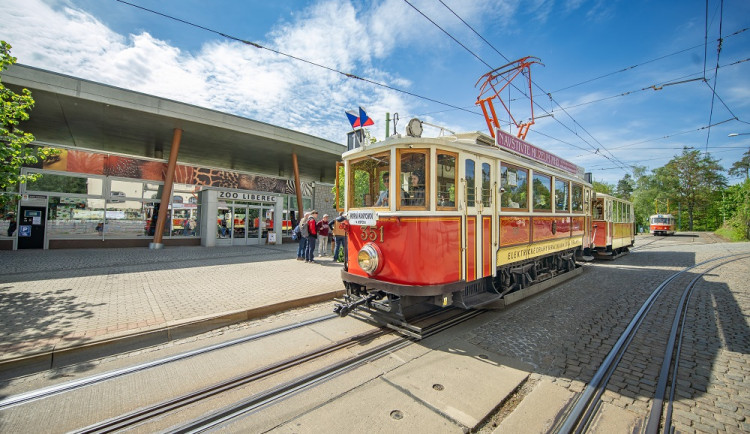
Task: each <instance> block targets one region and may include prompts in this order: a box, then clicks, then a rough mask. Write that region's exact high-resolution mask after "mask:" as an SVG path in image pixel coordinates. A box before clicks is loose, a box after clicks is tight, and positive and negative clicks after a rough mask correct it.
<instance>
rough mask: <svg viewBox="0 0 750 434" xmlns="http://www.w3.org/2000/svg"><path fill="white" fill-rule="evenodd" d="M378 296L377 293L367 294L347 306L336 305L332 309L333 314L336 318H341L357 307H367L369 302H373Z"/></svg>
mask: <svg viewBox="0 0 750 434" xmlns="http://www.w3.org/2000/svg"><path fill="white" fill-rule="evenodd" d="M378 296H379V294H378V293H373V294H369V295H368V296H366V297H361V298H360V299H359V300H357V301H354V302H351V303H348V304H337V305H336V306H334V308H333V313H335V314H337V315H338V316H340V317H341V318H343V317H345V316H347V315H349V314H350V313H351V312H352V311H353V310H354V309H356V308H357V307H359V306H361V305H363V304H367V305H369V304H370V302H371V301H373V300H375V299H376V298H378Z"/></svg>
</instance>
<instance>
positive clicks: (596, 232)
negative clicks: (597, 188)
mask: <svg viewBox="0 0 750 434" xmlns="http://www.w3.org/2000/svg"><path fill="white" fill-rule="evenodd" d="M592 208H593V223H592V229H591V234H592V236H591V237H592V239H593V240H594V245H593V250H594V252H595V253H596V254H597V255H598V256H605V257H606V256H612V257H616V256H617V255H620V254H622V253H625V252H627V251H628V248H629V247H632V246H633V244H634V243H635V229H634V227H635V225H634V222H635V214H634V212H633V204H632V203H630V202H628V201H627V200H623V199H619V198H616V197H614V196H610V195H608V194H603V193H597V194H596V195H595V198H594V203H593V206H592Z"/></svg>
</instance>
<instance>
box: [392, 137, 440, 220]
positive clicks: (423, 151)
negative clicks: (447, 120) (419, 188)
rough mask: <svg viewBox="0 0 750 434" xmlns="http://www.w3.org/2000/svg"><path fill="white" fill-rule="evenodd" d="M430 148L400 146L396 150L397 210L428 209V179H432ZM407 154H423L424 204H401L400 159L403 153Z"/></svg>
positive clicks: (429, 192) (429, 194) (429, 195)
mask: <svg viewBox="0 0 750 434" xmlns="http://www.w3.org/2000/svg"><path fill="white" fill-rule="evenodd" d="M431 151H432V150H431V149H430V148H400V149H397V150H396V173H397V174H398V182H399V184H398V186H397V188H396V190H397V195H398V198H397V202H396V210H397V211H401V210H403V211H424V210H429V209H430V203H431V202H430V197H432V195H431V189H430V179H432V175H431V172H430V155H431ZM409 154H422V155H424V164H425V167H424V205H422V206H418V205H403V202H402V201H403V200H404V198H403V197H402V195H401V193H402V189H401V184H400V183H401V170H402V167H401V160H402V157H403V156H404V155H409ZM391 184H393V175H391Z"/></svg>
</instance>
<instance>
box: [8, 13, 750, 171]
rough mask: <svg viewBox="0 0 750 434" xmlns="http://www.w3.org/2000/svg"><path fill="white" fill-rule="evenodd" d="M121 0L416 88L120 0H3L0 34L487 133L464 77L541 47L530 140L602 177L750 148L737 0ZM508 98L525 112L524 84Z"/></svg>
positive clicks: (166, 76) (192, 79)
mask: <svg viewBox="0 0 750 434" xmlns="http://www.w3.org/2000/svg"><path fill="white" fill-rule="evenodd" d="M128 1H130V2H131V3H133V4H136V5H140V6H143V7H146V8H151V9H153V10H155V11H158V12H161V13H163V14H166V15H171V16H173V17H176V18H179V19H182V20H185V21H189V22H191V23H194V24H196V25H200V26H203V27H206V28H209V29H212V30H215V31H218V32H220V33H223V34H225V35H229V36H232V37H236V38H239V39H243V40H246V41H250V42H254V43H257V44H260V45H262V46H263V47H267V48H269V49H272V50H275V51H277V52H280V53H284V54H286V55H292V56H295V57H298V58H301V59H305V60H307V61H309V62H312V63H316V64H318V65H322V66H325V67H327V68H330V69H333V70H336V71H340V72H344V73H350V74H354V75H356V76H359V77H363V78H367V79H368V80H372V81H374V82H378V83H382V84H385V85H387V86H389V87H391V88H396V89H399V90H403V91H406V92H408V93H411V94H414V95H418V96H420V97H425V98H426V99H425V98H418V97H415V96H412V95H409V94H407V93H405V92H398V91H394V90H391V89H388V88H386V87H383V86H378V85H374V84H370V83H367V82H365V81H362V80H356V79H352V78H347V77H346V76H345V75H343V74H341V73H339V72H333V71H331V70H329V69H326V68H322V67H319V66H314V65H311V64H309V63H305V62H301V61H299V60H295V59H292V58H291V57H289V56H285V55H280V54H277V53H274V52H272V51H269V50H265V49H260V48H256V47H253V46H251V45H247V44H243V43H241V42H237V41H236V40H232V39H228V38H226V37H223V36H221V35H218V34H217V33H213V32H210V31H207V30H203V29H199V28H197V27H194V26H190V25H187V24H184V23H181V22H177V21H174V20H170V19H168V18H165V17H163V16H159V15H155V14H153V13H149V12H146V11H144V10H141V9H138V8H136V7H133V6H131V5H128V4H124V3H122V2H118V1H115V0H47V1H43V0H3V1H2V3H1V4H0V22H1V23H2V27H0V38H2V39H4V40H6V41H8V42H9V43H10V44H11V45H12V46H13V51H12V52H13V55H15V56H16V57H17V58H18V61H19V63H22V64H26V65H31V66H35V67H39V68H44V69H48V70H52V71H56V72H61V73H65V74H69V75H73V76H77V77H82V78H86V79H90V80H94V81H98V82H102V83H107V84H111V85H115V86H118V87H123V88H126V89H132V90H136V91H140V92H146V93H150V94H155V95H159V96H162V97H166V98H170V99H175V100H178V101H184V102H187V103H191V104H196V105H199V106H204V107H209V108H213V109H216V110H221V111H225V112H230V113H234V114H238V115H241V116H244V117H248V118H251V119H256V120H260V121H263V122H268V123H271V124H275V125H280V126H283V127H287V128H291V129H295V130H299V131H303V132H306V133H309V134H313V135H316V136H320V137H324V138H327V139H329V140H333V141H337V142H341V143H344V141H345V135H346V132H347V131H349V130H350V126H349V124H348V121H347V119H346V117H345V116H344V111H345V110H351V109H355V108H356V107H357V106H360V105H361V106H363V107H365V108H366V109H367V111H368V114H369V115H370V116H371V117H372V118H374V120H375V125H374V126H373V127H371V128H370V129H371V133H372V134H373V135H374V136H375V137H377V138H378V139H382V138H383V137H384V135H385V113H386V112H390V113H398V114H399V118H400V122H399V123H398V125H397V131H399V132H403V131H404V127H405V126H406V123H407V122H408V120H409V119H410V118H412V117H419V118H420V119H422V120H423V121H426V122H429V123H432V124H437V125H441V126H445V127H446V128H449V129H451V130H454V131H477V130H478V131H483V132H487V126H486V124H485V121H484V118H483V117H482V116H481V110H480V109H479V108H478V107H476V106H475V105H474V103H475V101H476V99H477V95H478V89H477V88H475V86H474V85H475V83H476V82H477V80H478V79H479V77H480V76H482V75H483V74H484V73H486V72H488V71H489V70H490V68H489V67H488V66H487V65H490V66H492V67H493V68H495V67H499V66H502V65H504V64H506V63H507V60H506V59H509V60H516V59H519V58H521V57H524V56H536V57H538V58H539V59H540V61H541V63H542V64H543V65H533V66H532V70H531V74H532V79H533V81H534V83H535V85H534V86H533V92H534V101H535V102H536V104H538V105H537V106H536V107H535V114H536V115H537V116H538V117H539V116H543V115H548V114H551V116H544V117H541V118H539V119H537V121H536V124H535V125H534V126H532V127H531V130H530V132H529V134H528V136H527V138H526V139H527V141H529V142H531V143H532V144H534V145H536V146H539V147H542V148H544V149H546V150H548V151H550V152H553V153H555V154H557V155H559V156H560V157H563V158H565V159H568V160H570V161H572V162H574V163H576V164H578V165H580V166H583V167H584V168H585V169H586V170H587V171H590V172H592V173H593V174H594V178H595V179H596V180H598V181H604V182H609V183H616V182H617V180H619V179H620V178H622V177H623V176H624V175H625V174H626V173H628V170H629V169H628V166H629V165H641V166H646V167H647V168H649V169H653V168H656V167H659V166H662V165H664V164H665V163H666V162H667V161H669V159H670V158H672V157H673V156H674V155H676V154H679V153H680V152H681V149H682V148H683V147H684V146H689V147H693V148H695V149H700V150H701V151H702V152H705V151H706V150H707V151H708V152H710V153H711V155H712V156H713V157H714V158H717V159H719V160H720V162H721V164H722V165H723V166H724V167H725V168H729V167H730V166H731V165H732V163H734V162H735V161H737V160H738V159H739V158H741V155H742V154H743V153H744V152H745V151H746V150H747V149H748V148H749V147H750V134H749V135H744V136H737V137H728V134H730V133H750V61H747V60H748V59H750V30H747V31H744V30H745V29H747V28H748V27H750V2H748V1H746V0H724V1H723V3H722V2H721V1H720V0H708V1H707V2H706V1H701V2H699V1H694V0H682V1H678V0H663V1H645V0H630V1H622V0H621V1H618V0H608V1H604V0H568V1H554V0H552V1H545V0H500V1H498V0H483V1H467V0H442V1H441V0H409V1H408V2H407V1H405V0H382V1H358V2H351V1H345V0H336V1H334V0H320V1H295V0H282V1H276V2H268V1H227V0H214V1H211V2H206V1H199V0H161V1H159V2H154V1H146V0H128ZM412 5H413V6H412ZM707 11H708V12H707ZM420 12H421V13H420ZM422 14H424V15H426V16H427V17H429V18H430V19H431V20H432V21H434V22H435V23H436V24H437V25H439V26H440V27H441V28H442V29H443V30H445V32H444V31H443V30H441V29H440V28H438V27H437V26H436V25H435V24H433V23H432V22H430V21H429V20H428V19H426V18H425V17H424V16H423V15H422ZM459 17H460V19H459ZM461 19H462V20H463V21H465V22H466V23H468V24H469V25H470V26H471V28H470V27H468V26H467V25H466V24H464V23H463V22H462V21H461ZM472 29H473V30H472ZM475 31H476V33H475ZM446 32H447V33H448V34H450V35H451V36H452V37H453V38H455V39H456V40H458V41H459V42H460V43H461V44H463V45H464V46H465V48H464V47H462V46H461V45H459V43H457V42H456V41H454V40H453V39H452V38H451V37H450V36H448V35H447V34H446ZM736 32H740V33H736ZM477 33H478V34H479V35H481V37H483V38H484V39H486V40H487V41H488V42H489V44H488V43H486V42H485V41H483V40H482V39H481V38H480V37H479V36H478V35H477ZM720 36H721V38H722V43H721V51H720V53H719V56H718V64H719V65H720V66H721V68H719V69H718V73H716V70H715V67H716V65H717V46H718V42H717V41H718V39H719V37H720ZM706 41H707V42H706ZM490 44H491V45H490ZM704 70H705V75H704ZM703 77H705V78H706V79H707V80H706V81H703V80H701V79H702V78H703ZM695 79H698V80H695ZM688 80H692V81H688ZM682 81H685V82H683V83H679V84H671V85H667V86H664V85H665V84H668V83H676V82H682ZM514 83H516V82H514ZM519 84H520V82H519ZM652 86H653V87H652ZM714 86H715V88H716V96H714V94H713V92H712V90H711V88H712V87H714ZM656 89H659V90H656ZM548 94H549V95H548ZM505 97H506V99H509V100H510V105H511V108H512V110H513V113H514V116H515V117H516V118H519V119H524V118H527V117H528V116H529V100H528V98H527V97H526V96H525V95H523V94H521V93H520V92H518V91H513V92H512V93H511V94H510V95H505ZM431 100H434V101H431ZM435 101H439V102H440V103H445V104H440V103H438V102H435ZM496 106H497V107H498V108H499V107H500V106H499V104H496ZM454 107H459V108H461V109H456V108H454ZM32 115H33V114H32ZM500 118H501V119H506V120H507V116H500ZM714 124H718V125H714ZM709 125H714V126H712V127H711V128H707V127H708V126H709ZM391 131H393V127H391ZM437 132H438V131H437V130H436V129H431V128H430V127H426V129H425V135H428V134H437ZM731 182H736V180H731Z"/></svg>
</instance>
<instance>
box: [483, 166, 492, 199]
mask: <svg viewBox="0 0 750 434" xmlns="http://www.w3.org/2000/svg"><path fill="white" fill-rule="evenodd" d="M482 205H483V206H490V205H492V172H491V169H490V165H489V163H482Z"/></svg>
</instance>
